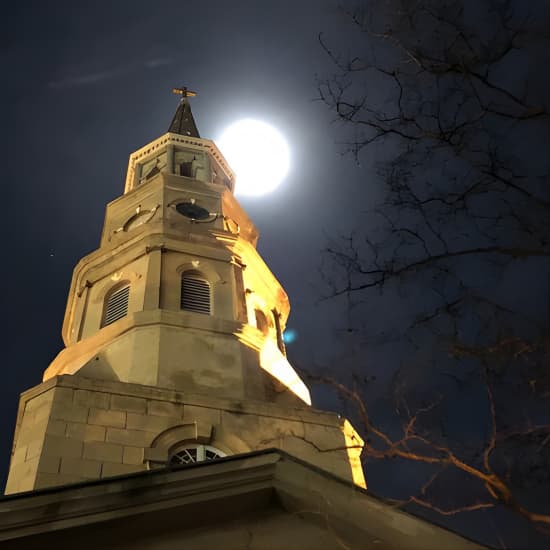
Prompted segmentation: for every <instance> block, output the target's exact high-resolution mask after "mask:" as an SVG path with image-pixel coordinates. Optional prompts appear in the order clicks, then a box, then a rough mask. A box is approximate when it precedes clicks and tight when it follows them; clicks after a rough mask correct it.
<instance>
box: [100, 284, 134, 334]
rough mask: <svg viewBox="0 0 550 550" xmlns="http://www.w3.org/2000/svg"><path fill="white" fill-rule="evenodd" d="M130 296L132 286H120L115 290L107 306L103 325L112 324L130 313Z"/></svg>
mask: <svg viewBox="0 0 550 550" xmlns="http://www.w3.org/2000/svg"><path fill="white" fill-rule="evenodd" d="M129 297H130V286H125V287H122V288H119V289H118V290H116V291H115V292H113V293H112V294H111V295H110V296H109V299H108V300H107V304H106V306H105V315H104V317H103V326H106V325H110V324H111V323H114V322H115V321H118V320H119V319H122V317H125V316H126V314H127V313H128V298H129Z"/></svg>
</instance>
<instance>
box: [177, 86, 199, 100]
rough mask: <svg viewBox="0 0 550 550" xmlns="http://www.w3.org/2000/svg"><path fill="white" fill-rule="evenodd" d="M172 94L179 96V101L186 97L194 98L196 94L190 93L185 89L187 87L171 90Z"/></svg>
mask: <svg viewBox="0 0 550 550" xmlns="http://www.w3.org/2000/svg"><path fill="white" fill-rule="evenodd" d="M172 93H174V94H179V95H181V99H184V98H186V97H194V96H196V95H197V92H192V91H191V90H188V89H187V86H181V88H172Z"/></svg>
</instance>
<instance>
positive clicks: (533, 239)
mask: <svg viewBox="0 0 550 550" xmlns="http://www.w3.org/2000/svg"><path fill="white" fill-rule="evenodd" d="M343 13H344V15H345V17H347V18H348V19H349V22H350V24H351V27H352V29H353V31H352V32H350V36H349V43H350V45H349V47H348V48H346V50H351V51H353V53H352V54H351V55H347V54H345V53H343V49H344V48H342V47H341V44H340V46H339V47H333V45H332V43H331V40H330V38H327V37H325V36H324V35H323V34H321V35H320V37H319V39H320V44H321V46H322V48H323V49H324V50H325V52H326V53H327V55H328V56H330V58H331V59H332V61H333V63H334V67H335V71H334V74H331V75H328V76H325V77H323V78H319V79H318V90H319V95H320V99H321V100H322V101H323V102H324V103H325V104H326V105H327V106H328V107H329V108H330V109H331V110H332V112H333V113H334V114H335V120H336V121H337V122H338V123H339V124H338V125H337V128H338V130H337V131H339V132H340V133H341V135H342V136H344V150H345V151H346V152H349V153H350V154H352V155H353V156H354V158H355V159H356V160H357V161H358V162H367V163H373V164H375V165H376V170H377V174H378V176H379V178H378V180H377V181H374V182H365V183H364V184H365V185H373V186H379V187H377V190H378V192H379V193H380V196H381V197H382V198H381V200H380V202H379V203H378V204H377V205H376V206H375V207H374V208H370V209H369V210H368V211H366V212H365V214H364V223H363V224H362V227H361V228H358V229H357V230H355V231H354V232H353V233H352V234H351V235H346V236H343V237H340V238H333V239H332V240H331V242H330V243H329V245H328V246H327V249H326V251H325V260H326V261H325V264H324V266H323V270H322V272H323V276H324V278H325V280H326V283H327V285H328V289H329V290H328V292H327V295H328V296H329V297H336V296H347V297H348V299H349V300H350V304H351V305H352V306H353V308H354V312H355V313H354V318H355V319H356V320H361V319H362V318H363V319H367V318H368V315H369V311H368V307H369V303H370V301H371V300H375V299H376V300H382V301H384V300H388V303H389V304H390V303H391V304H392V306H391V307H394V306H395V303H396V301H397V302H399V301H400V300H401V301H402V304H403V309H402V312H401V314H400V315H397V314H396V315H389V316H387V317H386V318H385V319H383V323H382V324H381V326H379V327H376V328H377V329H379V332H378V341H379V342H385V343H388V339H389V340H390V341H391V342H390V343H392V345H398V346H399V349H400V353H401V355H400V361H401V364H402V366H401V367H400V368H399V369H396V372H395V375H394V377H393V380H392V385H391V389H392V392H393V403H394V405H395V406H394V411H397V413H396V414H397V416H398V417H399V418H400V419H401V422H400V427H399V429H398V430H395V429H394V428H395V427H394V426H392V427H388V426H386V427H384V426H381V424H380V423H377V422H375V421H374V420H373V418H372V415H371V413H370V410H369V404H370V401H369V399H371V398H372V394H371V393H369V392H371V391H372V384H370V385H369V384H368V383H366V382H368V377H367V378H365V373H364V372H362V371H360V369H356V371H355V372H354V374H353V377H352V380H350V381H348V383H343V382H342V380H341V379H339V378H338V377H335V376H333V375H323V376H317V377H316V380H317V381H320V382H324V383H329V384H330V385H331V386H332V387H333V388H335V389H336V390H337V391H338V392H339V394H340V395H341V396H344V397H345V399H346V400H348V401H349V402H351V403H353V404H354V406H355V411H356V414H357V416H356V418H357V419H358V420H359V421H360V423H361V424H362V426H363V428H364V431H365V433H366V437H367V444H366V446H365V456H366V457H367V458H370V459H388V458H399V459H405V460H408V461H416V462H422V463H425V464H429V465H431V466H432V467H433V468H432V469H430V471H429V473H428V474H427V475H426V476H425V479H423V480H422V481H421V482H419V486H418V490H417V492H416V493H415V494H413V495H411V496H410V497H409V498H408V499H405V500H406V501H407V502H413V503H415V504H417V505H421V506H424V507H428V508H431V509H432V510H434V511H437V512H439V513H442V514H455V513H457V512H459V511H467V510H476V509H480V508H489V507H495V506H505V507H507V508H508V509H510V510H513V511H514V512H517V513H518V514H519V515H521V516H522V517H524V518H526V519H527V520H529V521H530V522H532V524H533V525H534V526H535V527H536V528H537V529H548V528H550V500H549V498H548V496H547V495H548V494H550V473H549V472H550V414H549V410H550V369H549V366H548V365H549V360H550V292H549V285H550V157H549V155H548V146H549V145H550V113H549V107H548V101H549V99H548V98H549V97H550V96H549V93H548V92H549V91H550V83H549V82H550V79H549V77H548V71H547V70H545V66H544V61H545V58H546V62H548V61H550V54H549V52H550V32H549V31H548V29H549V28H550V9H548V5H547V4H545V3H537V2H532V3H531V2H530V3H525V4H524V3H520V2H511V1H490V0H485V1H483V2H468V1H465V0H389V1H388V2H384V3H382V2H378V3H367V2H364V3H363V4H360V5H355V6H351V7H349V8H344V9H343ZM353 33H354V34H353ZM546 64H547V65H548V63H546ZM375 159H376V160H375ZM380 296H381V297H380ZM389 307H390V306H389ZM397 310H399V306H397ZM358 312H362V314H360V313H358ZM358 326H359V325H358ZM358 326H354V327H350V329H349V330H350V332H353V331H355V330H356V329H357V328H358ZM359 328H361V327H359ZM362 330H363V329H362V328H361V331H362ZM370 331H371V333H370V335H369V338H370V340H369V341H370V342H373V341H375V338H374V335H373V333H372V331H373V327H372V323H371V324H370ZM382 332H383V334H384V336H383V338H381V337H380V335H381V334H382ZM388 335H390V336H388ZM411 365H415V367H414V368H417V366H418V365H423V366H422V369H423V370H422V376H416V374H415V372H413V370H411ZM374 392H375V393H376V389H375V390H374ZM470 399H471V400H473V401H471V402H468V400H470ZM472 406H473V407H476V408H478V409H479V410H480V411H482V412H483V414H481V415H480V418H479V425H478V426H477V430H478V433H479V434H481V436H482V437H481V438H480V440H479V442H477V443H478V444H477V445H476V444H473V442H470V441H466V439H467V438H468V437H469V436H470V435H471V432H470V431H469V430H466V429H464V422H463V423H462V424H461V423H460V417H461V411H464V409H465V407H472ZM449 411H454V412H449ZM450 417H454V419H455V421H454V425H455V427H456V426H457V425H458V426H459V428H458V429H454V430H450V429H449V424H453V422H448V420H449V418H450ZM456 419H458V420H459V421H458V422H457V421H456ZM386 423H387V422H386ZM449 469H454V470H457V471H459V472H460V473H461V474H463V475H465V476H466V477H467V478H468V479H469V480H470V481H474V482H475V484H474V485H475V488H473V489H472V490H471V491H470V493H469V494H468V495H466V498H465V499H464V498H462V499H460V498H459V499H458V500H461V502H459V503H457V502H451V505H450V506H447V507H445V506H442V505H441V504H440V503H439V501H438V496H440V495H441V494H442V492H441V490H439V489H438V486H439V485H438V484H441V480H442V478H443V477H444V475H445V472H448V471H449ZM446 492H447V493H449V491H448V490H447V491H446ZM447 497H448V494H447ZM468 498H470V501H469V502H468ZM446 500H447V502H448V501H449V500H451V501H452V499H449V498H447V499H446Z"/></svg>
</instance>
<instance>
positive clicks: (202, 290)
mask: <svg viewBox="0 0 550 550" xmlns="http://www.w3.org/2000/svg"><path fill="white" fill-rule="evenodd" d="M180 307H181V309H185V310H187V311H195V312H196V313H204V314H206V315H210V284H209V283H208V281H206V280H204V279H202V278H200V277H197V276H196V275H186V274H185V273H184V274H183V275H182V277H181V301H180Z"/></svg>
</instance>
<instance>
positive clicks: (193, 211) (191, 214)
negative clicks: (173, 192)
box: [176, 202, 210, 220]
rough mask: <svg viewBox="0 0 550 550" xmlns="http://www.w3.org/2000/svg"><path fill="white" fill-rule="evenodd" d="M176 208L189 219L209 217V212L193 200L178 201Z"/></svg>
mask: <svg viewBox="0 0 550 550" xmlns="http://www.w3.org/2000/svg"><path fill="white" fill-rule="evenodd" d="M176 210H177V211H178V212H179V213H180V214H181V215H182V216H185V217H186V218H190V219H191V220H206V219H207V218H209V217H210V212H208V210H206V209H205V208H203V207H202V206H199V205H198V204H196V203H194V202H179V203H178V204H176Z"/></svg>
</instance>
